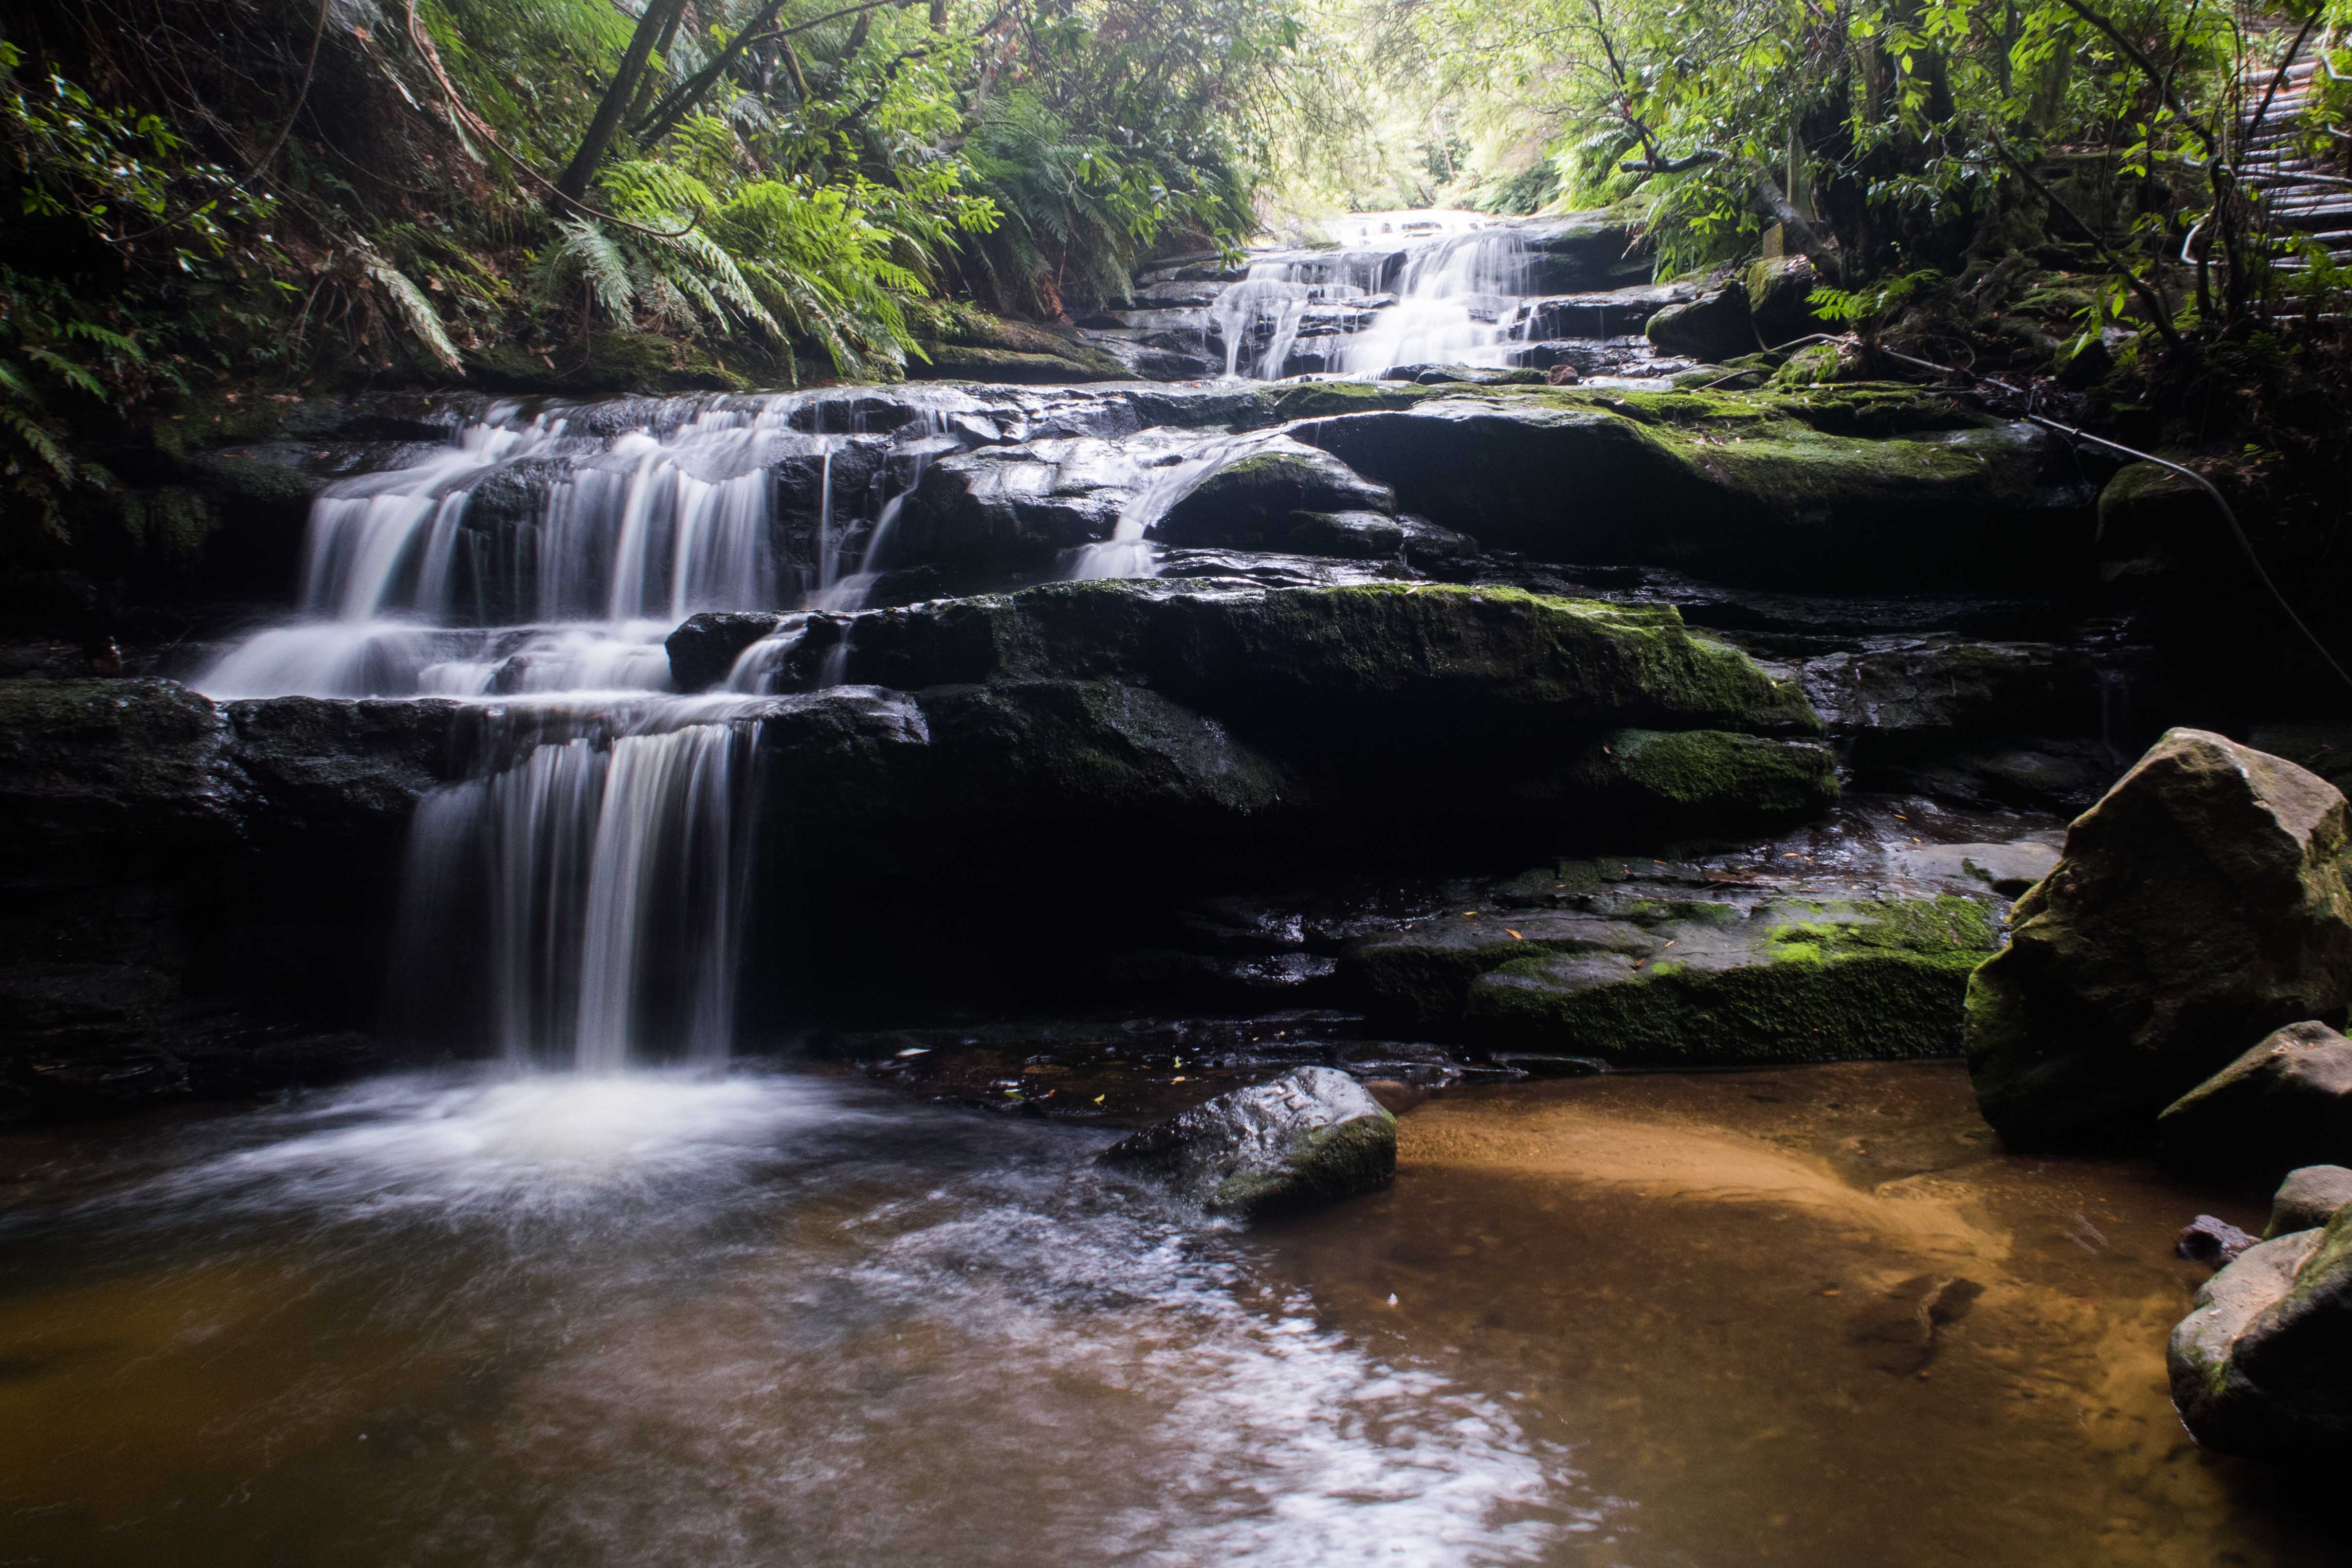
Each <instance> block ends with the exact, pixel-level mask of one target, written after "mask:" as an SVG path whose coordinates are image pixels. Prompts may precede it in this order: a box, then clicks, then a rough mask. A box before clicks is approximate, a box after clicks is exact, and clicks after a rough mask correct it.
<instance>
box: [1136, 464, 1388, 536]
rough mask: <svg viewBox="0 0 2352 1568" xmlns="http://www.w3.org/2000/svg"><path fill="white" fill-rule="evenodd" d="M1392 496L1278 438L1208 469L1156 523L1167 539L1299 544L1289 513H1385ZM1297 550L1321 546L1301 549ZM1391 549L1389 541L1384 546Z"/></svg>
mask: <svg viewBox="0 0 2352 1568" xmlns="http://www.w3.org/2000/svg"><path fill="white" fill-rule="evenodd" d="M1395 510H1396V498H1395V497H1394V496H1393V495H1392V494H1391V493H1390V491H1389V489H1388V488H1387V487H1386V486H1384V485H1376V484H1373V483H1372V482H1371V481H1370V480H1369V479H1364V478H1363V477H1362V476H1361V475H1360V474H1358V473H1356V472H1355V471H1354V470H1353V469H1351V468H1349V467H1348V466H1347V465H1346V464H1345V463H1342V462H1340V461H1339V459H1338V458H1334V457H1332V456H1331V455H1330V454H1329V453H1328V452H1322V451H1318V450H1317V449H1316V448H1314V447H1306V446H1302V445H1300V444H1299V443H1297V442H1295V441H1286V440H1276V441H1274V442H1271V443H1268V444H1267V445H1265V446H1264V447H1259V448H1257V449H1255V450H1254V451H1252V452H1250V453H1249V454H1248V455H1247V456H1245V457H1242V458H1236V459H1234V461H1233V462H1230V463H1227V464H1225V465H1224V466H1223V467H1222V468H1218V469H1217V470H1216V471H1215V472H1213V473H1212V474H1210V475H1209V476H1208V477H1207V478H1206V479H1202V481H1201V482H1200V483H1199V484H1198V485H1196V486H1194V487H1193V489H1192V491H1191V492H1190V493H1189V494H1187V495H1185V496H1184V497H1183V498H1182V499H1181V500H1178V501H1177V502H1176V504H1175V505H1174V506H1172V507H1171V508H1170V509H1169V510H1168V512H1167V515H1166V516H1164V517H1162V518H1161V519H1160V521H1158V522H1157V523H1155V524H1153V526H1152V529H1151V536H1152V537H1153V538H1155V539H1158V540H1161V541H1163V542H1167V543H1170V544H1175V545H1192V546H1223V547H1226V548H1234V549H1243V550H1297V548H1298V547H1297V545H1296V544H1294V543H1292V542H1290V536H1291V535H1292V534H1294V533H1296V532H1297V531H1298V530H1297V525H1296V524H1294V523H1293V522H1292V521H1290V520H1291V519H1292V518H1293V516H1294V515H1296V514H1298V513H1302V512H1303V513H1361V512H1372V513H1376V514H1379V515H1381V516H1383V517H1385V516H1390V515H1391V514H1393V513H1394V512H1395ZM1299 553H1302V554H1317V553H1322V552H1317V551H1311V550H1302V551H1299ZM1381 553H1385V554H1392V553H1394V546H1393V545H1392V546H1391V549H1389V550H1387V551H1384V552H1381Z"/></svg>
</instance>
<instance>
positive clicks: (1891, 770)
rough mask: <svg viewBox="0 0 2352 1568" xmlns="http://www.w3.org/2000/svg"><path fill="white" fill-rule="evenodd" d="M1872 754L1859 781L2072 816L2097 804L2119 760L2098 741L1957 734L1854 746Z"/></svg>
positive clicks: (1967, 801)
mask: <svg viewBox="0 0 2352 1568" xmlns="http://www.w3.org/2000/svg"><path fill="white" fill-rule="evenodd" d="M1859 749H1862V750H1866V751H1869V752H1874V753H1875V754H1874V757H1873V759H1872V761H1871V763H1870V765H1869V770H1868V772H1867V773H1866V774H1864V775H1863V776H1862V777H1861V779H1860V780H1859V781H1858V782H1861V783H1864V784H1870V785H1874V786H1875V787H1877V788H1880V789H1896V790H1905V791H1908V792H1911V793H1915V794H1918V795H1932V796H1934V797H1936V798H1937V799H1939V800H1945V801H1950V802H1953V803H1956V804H1958V805H1968V806H1977V807H2000V806H2023V807H2026V808H2028V809H2031V810H2034V811H2054V812H2060V813H2063V814H2068V815H2073V814H2075V813H2079V812H2084V811H2087V810H2089V809H2090V808H2091V807H2092V806H2094V805H2097V804H2098V801H2099V797H2100V796H2101V795H2105V793H2106V791H2107V788H2108V786H2109V785H2110V784H2114V783H2115V781H2116V775H2117V774H2118V773H2121V772H2122V771H2123V762H2122V761H2121V760H2119V759H2118V758H2117V757H2116V754H2115V752H2112V751H2110V750H2109V749H2108V747H2107V744H2106V742H2104V741H2101V740H2096V739H2093V738H2090V737H2082V738H2074V739H2070V738H2066V737H2058V736H2041V737H2035V738H2032V739H2027V740H2019V741H1985V742H1967V741H1962V742H1958V743H1956V744H1951V745H1947V746H1942V747H1937V748H1932V749H1929V750H1927V751H1926V752H1924V753H1923V752H1921V751H1919V750H1918V749H1916V748H1904V749H1903V750H1902V751H1900V752H1896V753H1895V754H1892V755H1890V754H1888V753H1889V751H1890V750H1892V749H1891V748H1878V747H1875V746H1866V747H1863V748H1859Z"/></svg>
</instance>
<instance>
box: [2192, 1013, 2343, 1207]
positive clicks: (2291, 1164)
mask: <svg viewBox="0 0 2352 1568" xmlns="http://www.w3.org/2000/svg"><path fill="white" fill-rule="evenodd" d="M2156 1148H2157V1158H2158V1161H2159V1162H2160V1163H2162V1164H2163V1165H2164V1167H2165V1169H2166V1170H2168V1171H2171V1172H2174V1173H2179V1174H2189V1175H2203V1176H2210V1177H2216V1178H2220V1179H2222V1180H2231V1181H2235V1180H2260V1181H2266V1182H2268V1181H2276V1180H2278V1179H2279V1178H2280V1177H2281V1176H2283V1175H2284V1174H2285V1173H2287V1172H2289V1171H2292V1170H2294V1169H2295V1168H2296V1167H2297V1166H2304V1165H2320V1166H2324V1165H2329V1164H2333V1163H2336V1162H2338V1161H2352V1040H2347V1039H2346V1038H2345V1037H2343V1036H2341V1035H2339V1034H2337V1033H2336V1031H2335V1030H2333V1029H2331V1028H2329V1027H2328V1026H2326V1025H2325V1024H2315V1023H2305V1024H2290V1025H2288V1026H2286V1027H2285V1028H2284V1029H2280V1030H2278V1031H2276V1032H2275V1033H2273V1035H2271V1036H2270V1037H2268V1038H2267V1039H2265V1040H2263V1042H2262V1043H2261V1044H2260V1045H2258V1046H2256V1047H2254V1048H2253V1049H2252V1050H2250V1051H2248V1052H2247V1053H2246V1054H2245V1055H2244V1056H2242V1057H2240V1058H2238V1059H2237V1060H2236V1061H2234V1062H2231V1064H2230V1065H2229V1066H2228V1067H2226V1068H2222V1069H2221V1071H2220V1072H2217V1073H2215V1074H2214V1075H2213V1076H2212V1077H2211V1078H2209V1079H2206V1080H2205V1081H2204V1082H2203V1083H2200V1084H2199V1085H2198V1086H2197V1087H2196V1088H2195V1089H2190V1090H2189V1092H2188V1093H2187V1094H2184V1095H2182V1096H2181V1097H2180V1098H2179V1100H2174V1101H2173V1102H2172V1103H2171V1104H2170V1105H2168V1106H2167V1107H2166V1108H2165V1110H2164V1112H2163V1114H2162V1115H2160V1116H2158V1118H2157V1119H2156Z"/></svg>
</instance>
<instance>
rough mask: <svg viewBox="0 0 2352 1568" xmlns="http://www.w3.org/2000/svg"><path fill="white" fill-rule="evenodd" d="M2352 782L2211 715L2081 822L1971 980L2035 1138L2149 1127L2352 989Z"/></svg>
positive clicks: (2004, 1081)
mask: <svg viewBox="0 0 2352 1568" xmlns="http://www.w3.org/2000/svg"><path fill="white" fill-rule="evenodd" d="M2346 832H2347V817H2346V808H2345V803H2344V797H2343V796H2342V795H2339V794H2337V793H2336V790H2335V788H2334V787H2333V786H2332V785H2330V784H2327V783H2326V781H2325V780H2323V779H2320V778H2318V777H2317V776H2315V775H2314V774H2312V773H2306V772H2305V771H2304V770H2303V769H2301V768H2298V767H2295V766H2294V764H2293V763H2285V762H2282V761H2281V760H2279V759H2278V758H2276V757H2272V756H2268V755H2266V754H2264V753H2263V752H2256V751H2253V750H2252V749H2250V748H2248V747H2244V746H2241V745H2239V744H2237V743H2236V742H2231V741H2229V740H2227V739H2225V738H2223V737H2222V736H2220V735H2215V734H2210V733H2208V732H2206V731H2199V730H2175V731H2170V732H2169V733H2168V734H2167V735H2166V736H2165V738H2164V739H2163V740H2162V741H2159V742H2158V743H2157V744H2156V746H2155V747H2154V748H2153V749H2151V750H2150V751H2149V752H2147V755H2146V756H2144V757H2142V758H2141V759H2140V760H2139V762H2138V763H2137V764H2136V765H2135V766H2134V767H2133V768H2132V770H2131V771H2130V772H2129V773H2126V775H2125V776H2124V778H2123V779H2122V780H2121V782H2119V783H2117V784H2116V786H2115V787H2114V788H2113V789H2112V790H2110V791H2108V793H2107V795H2106V796H2105V798H2104V799H2102V800H2101V801H2100V802H2099V804H2098V805H2096V806H2095V807H2093V808H2092V809H2091V810H2090V811H2088V812H2086V813H2084V815H2083V816H2081V817H2079V818H2078V819H2076V821H2075V822H2074V826H2072V827H2071V828H2070V829H2069V830H2068V832H2067V836H2066V848H2065V853H2064V856H2063V858H2062V860H2061V861H2060V863H2059V865H2058V867H2057V868H2056V869H2055V870H2054V871H2053V872H2052V873H2051V874H2050V876H2049V877H2048V878H2046V879H2044V880H2043V881H2042V882H2041V883H2039V884H2038V885H2037V886H2036V887H2035V888H2034V889H2032V891H2031V892H2030V893H2028V894H2027V895H2026V896H2025V897H2024V898H2023V899H2021V900H2019V902H2018V905H2017V909H2016V910H2015V913H2014V915H2013V917H2012V923H2013V926H2014V936H2013V938H2012V940H2011V943H2010V946H2009V947H2008V948H2007V950H2005V951H2004V952H2001V953H2000V955H1999V956H1998V957H1996V958H1994V959H1993V960H1992V961H1991V962H1990V963H1987V964H1986V965H1985V966H1984V967H1983V968H1982V969H1980V970H1979V971H1978V973H1977V975H1976V977H1975V979H1974V982H1973V983H1972V984H1971V985H1970V987H1969V1026H1968V1050H1969V1071H1970V1074H1971V1076H1972V1077H1973V1078H1974V1079H1975V1082H1976V1088H1977V1098H1978V1102H1979V1105H1980V1106H1981V1107H1982V1109H1983V1110H1984V1112H1985V1116H1986V1119H1987V1120H1988V1121H1990V1122H1991V1123H1992V1124H1993V1126H1994V1127H1995V1128H1997V1129H1998V1130H1999V1131H2000V1132H2001V1134H2002V1135H2003V1137H2005V1138H2007V1139H2009V1140H2010V1141H2011V1142H2013V1143H2014V1144H2016V1145H2018V1146H2019V1147H2027V1148H2074V1147H2084V1146H2087V1145H2094V1144H2100V1143H2137V1142H2146V1141H2147V1139H2148V1138H2149V1137H2150V1136H2151V1135H2152V1134H2153V1132H2154V1131H2155V1124H2156V1118H2157V1113H2158V1111H2159V1110H2162V1109H2163V1108H2164V1107H2165V1106H2166V1105H2168V1104H2169V1103H2171V1102H2172V1101H2173V1100H2177V1099H2179V1097H2180V1096H2181V1095H2183V1094H2185V1093H2187V1092H2188V1091H2189V1089H2193V1088H2195V1087H2196V1086H2197V1085H2198V1084H2199V1083H2200V1082H2202V1081H2203V1080H2204V1079H2207V1078H2208V1077H2210V1076H2211V1075H2212V1074H2214V1073H2216V1072H2218V1071H2220V1070H2221V1068H2225V1067H2227V1066H2229V1065H2230V1064H2231V1062H2232V1061H2233V1060H2235V1059H2236V1058H2239V1057H2240V1056H2241V1055H2242V1054H2243V1053H2244V1052H2245V1051H2247V1050H2248V1048H2249V1047H2252V1046H2253V1045H2254V1044H2255V1042H2256V1041H2257V1040H2259V1039H2260V1038H2261V1037H2263V1035H2264V1034H2266V1033H2268V1032H2269V1031H2270V1030H2273V1029H2275V1028H2279V1027H2281V1026H2284V1025H2287V1024H2290V1023H2294V1022H2298V1021H2301V1020H2305V1019H2315V1018H2317V1019H2326V1018H2338V1019H2340V1018H2341V1017H2342V1016H2344V1008H2345V1005H2346V1002H2347V998H2352V887H2347V883H2346V872H2345V862H2344V851H2345V847H2346Z"/></svg>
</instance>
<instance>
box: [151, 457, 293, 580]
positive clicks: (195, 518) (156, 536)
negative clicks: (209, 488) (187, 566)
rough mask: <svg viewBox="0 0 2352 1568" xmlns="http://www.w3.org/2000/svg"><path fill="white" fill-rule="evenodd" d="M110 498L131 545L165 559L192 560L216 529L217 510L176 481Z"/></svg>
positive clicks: (218, 522)
mask: <svg viewBox="0 0 2352 1568" xmlns="http://www.w3.org/2000/svg"><path fill="white" fill-rule="evenodd" d="M278 471H280V472H283V471H284V470H282V469H281V470H278ZM112 499H113V501H114V508H115V516H116V519H117V521H120V522H121V525H122V531H123V532H124V533H125V534H127V535H129V536H130V539H131V545H132V546H133V548H135V549H137V550H140V551H142V552H145V553H147V554H150V555H153V556H157V557H160V558H161V559H162V560H163V561H164V562H166V563H173V564H184V563H187V562H189V561H192V560H194V558H195V557H196V556H197V555H199V554H201V553H202V552H203V551H204V547H205V541H206V540H208V539H210V538H211V537H212V536H213V535H214V534H215V533H216V532H218V531H219V530H220V526H221V520H220V514H219V513H218V512H216V511H215V510H213V509H212V506H211V504H210V503H209V502H207V501H206V500H205V498H204V497H202V496H200V495H198V494H197V493H196V492H195V491H194V490H192V489H184V488H182V487H181V486H178V485H163V486H160V487H158V488H156V489H143V490H133V489H120V490H116V491H115V492H113V497H112Z"/></svg>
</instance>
